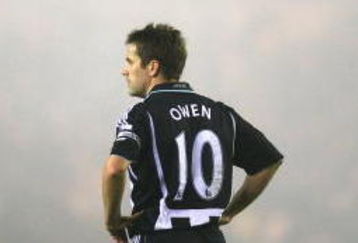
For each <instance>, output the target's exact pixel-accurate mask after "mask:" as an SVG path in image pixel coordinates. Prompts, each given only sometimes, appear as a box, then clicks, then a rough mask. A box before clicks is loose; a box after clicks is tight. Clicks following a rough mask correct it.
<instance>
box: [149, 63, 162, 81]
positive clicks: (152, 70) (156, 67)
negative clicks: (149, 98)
mask: <svg viewBox="0 0 358 243" xmlns="http://www.w3.org/2000/svg"><path fill="white" fill-rule="evenodd" d="M147 68H148V71H149V75H150V76H151V77H156V76H158V75H159V73H160V62H159V61H158V60H151V61H150V62H149V63H148V65H147Z"/></svg>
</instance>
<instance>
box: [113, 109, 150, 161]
mask: <svg viewBox="0 0 358 243" xmlns="http://www.w3.org/2000/svg"><path fill="white" fill-rule="evenodd" d="M145 124H146V121H145V110H144V108H143V104H142V103H139V104H136V105H135V106H133V107H132V108H131V109H130V110H129V111H128V112H126V113H125V114H124V115H123V116H122V117H121V118H120V119H118V121H117V124H116V139H115V141H114V143H113V147H112V150H111V154H115V155H119V156H122V157H124V158H126V159H128V160H130V161H133V162H135V161H137V159H138V156H139V152H140V150H141V148H142V146H143V142H144V141H145V131H146V128H145Z"/></svg>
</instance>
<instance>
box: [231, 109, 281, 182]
mask: <svg viewBox="0 0 358 243" xmlns="http://www.w3.org/2000/svg"><path fill="white" fill-rule="evenodd" d="M229 112H230V116H231V117H232V120H233V127H234V130H235V131H234V134H235V137H234V164H235V165H236V166H238V167H240V168H243V169H244V170H245V171H246V173H247V174H249V175H253V174H256V173H258V172H260V171H261V170H263V169H265V168H267V167H268V166H270V165H271V164H274V163H276V162H278V161H279V160H280V159H282V158H283V155H282V154H281V153H280V152H279V151H278V150H277V149H276V147H275V146H274V145H273V144H272V143H271V142H270V141H269V140H268V139H267V138H266V137H265V135H264V134H263V133H262V132H261V131H259V130H258V129H256V128H255V127H254V126H253V125H251V124H250V123H249V122H247V121H246V120H244V119H243V118H242V117H241V116H240V115H239V114H237V113H236V112H235V111H234V110H233V109H231V110H230V111H229Z"/></svg>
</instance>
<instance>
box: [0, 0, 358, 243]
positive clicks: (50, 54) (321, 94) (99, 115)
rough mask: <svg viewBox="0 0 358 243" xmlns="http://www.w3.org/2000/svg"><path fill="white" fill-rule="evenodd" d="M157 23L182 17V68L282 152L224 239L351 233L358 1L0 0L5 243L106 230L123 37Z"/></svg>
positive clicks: (88, 237) (123, 93)
mask: <svg viewBox="0 0 358 243" xmlns="http://www.w3.org/2000/svg"><path fill="white" fill-rule="evenodd" d="M149 22H156V23H158V22H164V23H170V24H172V25H174V26H175V27H177V28H179V29H181V30H182V32H183V35H184V36H185V38H186V40H187V48H188V53H189V56H188V60H187V64H186V68H185V72H184V74H183V76H182V80H186V81H188V82H190V83H191V85H192V86H193V88H194V89H195V90H196V91H198V92H200V93H202V94H204V95H208V96H210V97H212V98H213V99H215V100H222V101H224V102H225V103H226V104H228V105H231V106H233V107H234V108H235V109H236V110H237V111H238V112H239V113H241V114H242V116H243V117H245V118H246V119H247V120H249V121H250V122H251V123H252V124H254V125H255V126H256V127H258V128H259V129H260V130H261V131H263V132H264V133H265V134H266V136H267V137H268V138H269V139H270V140H271V141H272V142H273V143H274V144H275V145H276V146H277V147H278V148H279V149H280V151H281V152H283V153H284V155H285V163H284V165H283V166H282V167H281V169H280V170H279V171H278V174H277V175H276V177H275V178H274V180H273V181H272V183H271V184H270V186H269V187H268V188H267V190H266V191H265V192H264V193H263V194H262V196H261V197H259V199H258V200H257V201H255V203H254V204H253V205H251V206H250V207H249V208H248V209H246V210H245V211H244V212H243V213H242V214H240V215H239V216H238V217H237V218H235V219H234V221H233V222H232V223H231V224H230V225H228V226H225V227H223V230H224V233H225V235H226V238H227V242H228V243H236V242H238V243H288V242H289V243H321V242H322V243H342V242H344V243H353V242H356V239H357V233H356V231H357V220H356V218H357V216H358V212H357V204H358V193H357V187H358V163H357V159H358V153H357V144H358V139H357V137H358V136H357V135H358V132H357V131H358V129H357V125H356V124H358V114H357V108H358V107H357V106H358V98H357V94H358V85H357V75H358V62H357V60H358V50H357V49H358V28H357V23H358V6H357V2H356V1H353V0H341V1H338V0H327V1H322V0H310V1H308V0H302V1H294V0H276V1H264V0H251V1H248V0H247V1H243V0H232V1H231V0H222V1H190V0H181V1H164V0H155V1H139V0H132V1H118V0H117V1H114V0H107V1H100V0H76V1H70V0H62V1H55V0H32V1H26V0H0V35H1V38H0V48H1V49H0V50H1V54H0V117H1V119H0V171H1V176H0V190H1V193H0V243H17V242H31V243H42V242H46V243H47V242H51V243H52V242H53V243H63V242H77V243H78V242H86V243H89V242H90V243H92V242H93V243H94V242H110V240H111V239H110V237H109V235H108V234H107V232H106V231H105V230H104V226H103V213H102V211H103V210H102V201H101V170H102V166H103V164H104V161H105V160H106V158H107V156H108V154H109V150H110V148H111V145H112V141H113V139H114V125H115V122H116V120H117V118H118V117H119V116H120V115H121V114H122V113H123V112H124V111H125V110H126V109H127V107H129V106H130V105H131V104H134V103H135V102H138V101H139V100H138V99H134V98H130V97H128V95H127V89H126V84H125V82H124V79H123V78H122V77H121V75H120V71H121V67H122V66H123V64H124V54H125V53H124V51H125V47H124V44H123V43H124V41H125V38H126V35H127V34H128V32H129V31H131V30H132V29H134V28H142V27H143V26H144V25H146V24H147V23H149ZM244 176H245V174H244V173H243V172H242V171H236V173H235V180H236V183H235V185H236V186H239V185H240V183H241V182H242V179H243V177H244ZM125 212H127V213H128V212H129V206H128V200H127V201H126V208H125Z"/></svg>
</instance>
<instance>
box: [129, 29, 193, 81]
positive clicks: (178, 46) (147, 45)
mask: <svg viewBox="0 0 358 243" xmlns="http://www.w3.org/2000/svg"><path fill="white" fill-rule="evenodd" d="M126 44H135V45H136V46H137V52H138V56H139V57H140V58H141V60H142V66H143V67H144V66H146V65H148V63H149V62H150V61H151V60H158V61H159V63H160V71H161V73H162V75H163V76H164V77H165V78H167V79H176V80H178V79H179V78H180V75H181V73H182V71H183V68H184V66H185V60H186V56H187V52H186V48H185V40H184V38H183V37H182V36H181V33H180V31H179V30H177V29H175V28H173V27H172V26H170V25H167V24H156V25H154V24H153V23H151V24H148V25H147V26H145V27H144V28H143V29H140V30H134V31H132V32H131V33H130V34H129V35H128V37H127V41H126Z"/></svg>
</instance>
